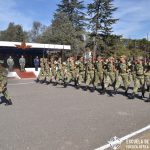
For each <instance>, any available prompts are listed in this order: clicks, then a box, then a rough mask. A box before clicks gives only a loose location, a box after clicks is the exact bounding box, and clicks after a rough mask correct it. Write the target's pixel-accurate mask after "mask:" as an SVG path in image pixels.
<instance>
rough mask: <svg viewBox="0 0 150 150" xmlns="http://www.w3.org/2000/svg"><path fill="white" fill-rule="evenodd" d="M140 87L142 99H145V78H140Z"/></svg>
mask: <svg viewBox="0 0 150 150" xmlns="http://www.w3.org/2000/svg"><path fill="white" fill-rule="evenodd" d="M140 85H141V88H142V98H143V97H144V93H145V80H144V76H143V77H141V78H140Z"/></svg>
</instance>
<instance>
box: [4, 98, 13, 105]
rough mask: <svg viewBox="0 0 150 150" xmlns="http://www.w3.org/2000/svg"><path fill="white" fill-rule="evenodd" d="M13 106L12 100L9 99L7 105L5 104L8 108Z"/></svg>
mask: <svg viewBox="0 0 150 150" xmlns="http://www.w3.org/2000/svg"><path fill="white" fill-rule="evenodd" d="M12 104H13V103H12V101H11V99H9V100H7V101H6V104H5V105H6V106H8V105H12Z"/></svg>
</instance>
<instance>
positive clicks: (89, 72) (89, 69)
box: [85, 59, 94, 91]
mask: <svg viewBox="0 0 150 150" xmlns="http://www.w3.org/2000/svg"><path fill="white" fill-rule="evenodd" d="M93 81H94V65H93V63H92V59H89V61H88V62H87V64H86V82H85V84H86V87H85V91H86V90H87V89H88V87H89V85H90V84H91V83H92V84H93Z"/></svg>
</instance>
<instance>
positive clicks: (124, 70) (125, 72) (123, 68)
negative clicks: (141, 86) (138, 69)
mask: <svg viewBox="0 0 150 150" xmlns="http://www.w3.org/2000/svg"><path fill="white" fill-rule="evenodd" d="M121 82H123V84H124V88H125V95H126V96H127V92H128V89H129V85H130V82H129V69H128V65H127V62H126V56H124V55H123V56H121V57H120V63H119V65H118V77H117V80H116V84H115V94H116V93H117V90H118V88H119V87H120V85H121Z"/></svg>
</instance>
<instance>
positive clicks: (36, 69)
mask: <svg viewBox="0 0 150 150" xmlns="http://www.w3.org/2000/svg"><path fill="white" fill-rule="evenodd" d="M39 64H40V61H39V58H38V56H36V58H34V66H35V71H38V67H39Z"/></svg>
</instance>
